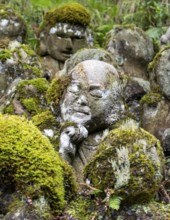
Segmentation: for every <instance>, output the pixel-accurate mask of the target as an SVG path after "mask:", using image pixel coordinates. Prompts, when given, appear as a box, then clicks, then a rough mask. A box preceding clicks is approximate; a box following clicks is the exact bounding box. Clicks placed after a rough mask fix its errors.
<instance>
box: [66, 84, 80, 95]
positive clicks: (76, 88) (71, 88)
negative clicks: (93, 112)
mask: <svg viewBox="0 0 170 220" xmlns="http://www.w3.org/2000/svg"><path fill="white" fill-rule="evenodd" d="M68 91H69V92H71V93H74V94H79V92H80V87H79V86H78V85H75V84H73V85H71V86H69V87H68Z"/></svg>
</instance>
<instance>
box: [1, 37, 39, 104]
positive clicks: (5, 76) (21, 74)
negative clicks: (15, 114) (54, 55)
mask: <svg viewBox="0 0 170 220" xmlns="http://www.w3.org/2000/svg"><path fill="white" fill-rule="evenodd" d="M42 75H43V71H42V67H41V63H40V60H39V58H38V56H37V55H36V53H35V52H34V51H33V50H32V49H30V48H29V47H28V46H27V45H24V44H20V43H19V42H17V41H9V42H8V44H7V45H6V47H5V48H0V105H4V104H5V103H6V102H7V101H9V100H10V98H11V97H12V96H13V95H14V94H15V91H16V87H17V85H18V83H19V82H20V81H21V80H23V79H25V80H28V79H33V78H37V77H42Z"/></svg>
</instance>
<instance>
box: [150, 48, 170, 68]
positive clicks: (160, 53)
mask: <svg viewBox="0 0 170 220" xmlns="http://www.w3.org/2000/svg"><path fill="white" fill-rule="evenodd" d="M168 49H170V45H168V46H165V47H163V48H162V49H161V50H160V51H159V52H158V53H157V54H156V55H155V57H154V59H153V61H152V62H150V63H149V64H148V71H153V70H154V69H155V67H156V65H157V63H158V61H159V59H160V57H161V56H162V53H163V52H164V51H165V50H168Z"/></svg>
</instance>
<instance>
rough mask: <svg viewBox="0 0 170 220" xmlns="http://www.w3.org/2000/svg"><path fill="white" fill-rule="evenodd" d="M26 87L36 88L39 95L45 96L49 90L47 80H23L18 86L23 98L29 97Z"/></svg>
mask: <svg viewBox="0 0 170 220" xmlns="http://www.w3.org/2000/svg"><path fill="white" fill-rule="evenodd" d="M26 87H27V88H28V87H34V88H35V89H36V91H37V92H38V93H41V94H42V93H43V94H45V92H46V91H47V89H48V81H47V80H46V79H45V78H35V79H30V80H22V81H21V82H20V83H19V84H18V86H17V91H18V92H19V94H20V95H21V96H22V95H24V96H25V95H29V94H28V92H27V90H25V88H26Z"/></svg>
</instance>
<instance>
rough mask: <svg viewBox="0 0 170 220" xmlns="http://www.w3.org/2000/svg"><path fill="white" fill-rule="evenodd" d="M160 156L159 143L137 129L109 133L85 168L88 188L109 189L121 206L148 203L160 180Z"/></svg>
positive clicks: (161, 176) (124, 128) (162, 165)
mask: <svg viewBox="0 0 170 220" xmlns="http://www.w3.org/2000/svg"><path fill="white" fill-rule="evenodd" d="M163 170H164V155H163V151H162V148H161V146H160V143H159V141H158V140H157V139H156V138H155V137H154V136H153V135H151V134H150V133H148V132H146V131H145V130H143V129H141V128H135V127H134V128H133V127H132V128H127V127H126V126H123V127H120V128H117V129H114V130H111V131H110V132H109V134H108V135H107V136H106V137H105V139H104V140H103V141H102V142H101V144H100V146H99V148H98V150H97V152H96V154H95V156H94V157H93V158H92V160H91V161H90V162H89V163H88V164H87V166H86V167H85V172H84V173H85V177H86V178H88V179H89V181H90V182H91V184H92V186H94V187H95V188H97V189H100V190H102V191H104V190H105V189H112V190H113V191H114V195H117V196H121V197H122V198H123V200H124V202H125V203H128V204H134V203H141V202H146V201H149V200H150V199H151V198H153V196H154V195H155V193H156V192H157V191H158V188H159V186H160V183H161V181H162V178H163Z"/></svg>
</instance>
